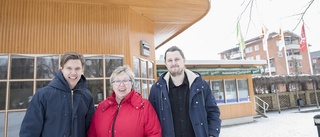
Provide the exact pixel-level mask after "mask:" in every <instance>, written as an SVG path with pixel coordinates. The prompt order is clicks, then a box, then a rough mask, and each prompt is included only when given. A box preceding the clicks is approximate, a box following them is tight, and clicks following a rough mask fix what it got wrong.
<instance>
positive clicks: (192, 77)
mask: <svg viewBox="0 0 320 137" xmlns="http://www.w3.org/2000/svg"><path fill="white" fill-rule="evenodd" d="M185 73H186V75H187V77H188V80H189V87H190V97H189V115H190V119H191V123H192V126H193V129H194V132H195V135H196V137H208V136H209V135H213V136H215V137H218V136H219V133H220V127H221V120H220V110H219V107H218V106H217V103H216V101H215V98H214V96H213V94H212V93H211V89H210V87H209V85H208V84H207V83H206V82H205V81H204V80H203V79H202V78H201V76H200V74H196V73H195V72H192V71H190V70H188V69H185ZM169 77H170V76H169V73H167V72H166V73H164V74H163V75H162V76H161V77H160V78H159V80H158V81H157V82H156V83H155V84H154V85H152V87H151V91H150V96H149V101H150V102H151V104H152V106H153V107H154V108H155V110H156V112H157V114H158V118H159V120H160V123H161V127H162V136H163V137H174V136H175V134H174V126H173V118H172V112H171V106H170V100H169V96H168V89H169V85H168V83H169Z"/></svg>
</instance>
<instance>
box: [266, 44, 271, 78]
mask: <svg viewBox="0 0 320 137" xmlns="http://www.w3.org/2000/svg"><path fill="white" fill-rule="evenodd" d="M266 53H267V63H268V68H269V76H271V67H270V60H269V50H268V47H267V49H266Z"/></svg>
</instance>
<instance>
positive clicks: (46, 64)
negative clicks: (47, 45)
mask: <svg viewBox="0 0 320 137" xmlns="http://www.w3.org/2000/svg"><path fill="white" fill-rule="evenodd" d="M58 70H59V56H48V57H37V72H36V73H37V78H38V79H48V78H53V77H54V76H55V75H56V73H57V72H58Z"/></svg>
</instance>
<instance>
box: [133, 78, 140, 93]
mask: <svg viewBox="0 0 320 137" xmlns="http://www.w3.org/2000/svg"><path fill="white" fill-rule="evenodd" d="M134 89H135V90H136V91H137V92H139V93H140V94H141V90H140V80H139V79H136V80H134Z"/></svg>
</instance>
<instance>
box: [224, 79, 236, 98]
mask: <svg viewBox="0 0 320 137" xmlns="http://www.w3.org/2000/svg"><path fill="white" fill-rule="evenodd" d="M225 88H226V99H227V103H232V102H237V101H238V100H237V90H236V83H235V80H225Z"/></svg>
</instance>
